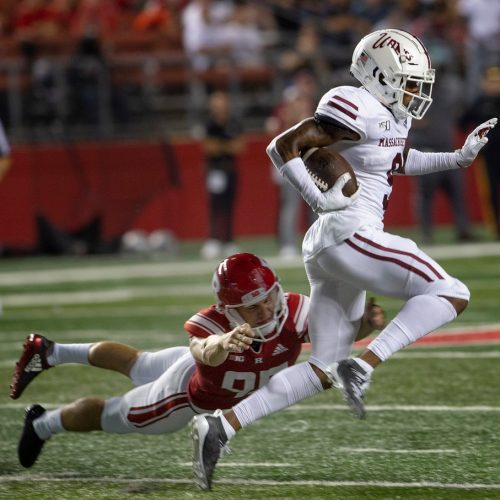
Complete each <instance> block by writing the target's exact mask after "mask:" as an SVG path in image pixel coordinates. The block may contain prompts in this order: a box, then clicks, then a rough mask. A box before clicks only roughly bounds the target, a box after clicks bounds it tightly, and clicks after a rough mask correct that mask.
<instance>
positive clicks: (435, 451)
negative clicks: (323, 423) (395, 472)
mask: <svg viewBox="0 0 500 500" xmlns="http://www.w3.org/2000/svg"><path fill="white" fill-rule="evenodd" d="M332 451H334V452H335V451H339V452H342V453H395V454H401V455H414V454H417V455H425V454H438V455H440V454H449V453H458V450H447V449H439V448H438V449H429V450H388V449H386V448H335V449H334V450H332Z"/></svg>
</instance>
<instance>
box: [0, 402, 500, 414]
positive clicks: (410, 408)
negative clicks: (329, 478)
mask: <svg viewBox="0 0 500 500" xmlns="http://www.w3.org/2000/svg"><path fill="white" fill-rule="evenodd" d="M38 404H40V405H42V406H43V407H45V408H57V407H58V406H60V405H59V404H57V403H49V402H39V403H38ZM25 406H26V403H4V404H0V410H8V409H15V408H24V407H25ZM344 410H345V411H347V410H349V408H348V407H347V406H346V405H335V404H316V405H307V404H297V405H295V406H291V407H290V408H286V409H285V411H291V412H303V411H344ZM366 411H369V412H384V411H402V412H421V413H426V412H443V413H446V412H453V413H473V412H478V413H491V412H494V413H496V412H500V406H446V405H367V406H366Z"/></svg>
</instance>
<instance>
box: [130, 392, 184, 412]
mask: <svg viewBox="0 0 500 500" xmlns="http://www.w3.org/2000/svg"><path fill="white" fill-rule="evenodd" d="M185 395H186V393H185V392H178V393H177V394H171V395H170V396H167V397H166V398H163V399H160V400H159V401H155V402H154V403H151V404H149V405H145V406H132V408H130V411H137V410H147V409H148V408H153V407H154V406H158V405H161V404H162V403H164V402H165V401H168V400H169V399H173V398H177V397H179V396H185Z"/></svg>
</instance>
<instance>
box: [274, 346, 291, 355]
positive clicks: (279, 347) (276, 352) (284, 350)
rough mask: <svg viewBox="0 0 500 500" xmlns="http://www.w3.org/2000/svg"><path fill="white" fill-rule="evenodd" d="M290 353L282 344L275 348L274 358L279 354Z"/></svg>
mask: <svg viewBox="0 0 500 500" xmlns="http://www.w3.org/2000/svg"><path fill="white" fill-rule="evenodd" d="M286 351H288V349H287V348H286V347H285V346H284V345H281V344H278V345H277V346H276V347H275V348H274V351H273V354H272V355H273V356H277V355H278V354H281V353H283V352H286Z"/></svg>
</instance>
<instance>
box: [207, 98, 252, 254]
mask: <svg viewBox="0 0 500 500" xmlns="http://www.w3.org/2000/svg"><path fill="white" fill-rule="evenodd" d="M208 110H209V118H208V122H207V124H206V130H205V137H204V140H203V151H204V155H205V161H206V164H205V169H206V188H207V193H208V204H209V239H208V240H207V241H206V242H205V244H204V245H203V247H202V249H201V256H202V257H203V258H204V259H215V258H220V257H222V256H226V255H231V254H233V253H235V252H236V251H237V248H236V245H235V243H234V233H233V225H234V201H235V198H236V191H237V184H238V172H237V159H238V156H239V155H240V154H241V152H242V151H243V149H244V141H243V138H242V131H243V129H242V125H241V123H240V122H239V121H238V120H236V119H235V118H234V117H233V114H232V109H231V101H230V99H229V95H228V94H227V93H226V92H223V91H220V90H217V91H215V92H213V93H212V94H211V95H210V97H209V101H208Z"/></svg>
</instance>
